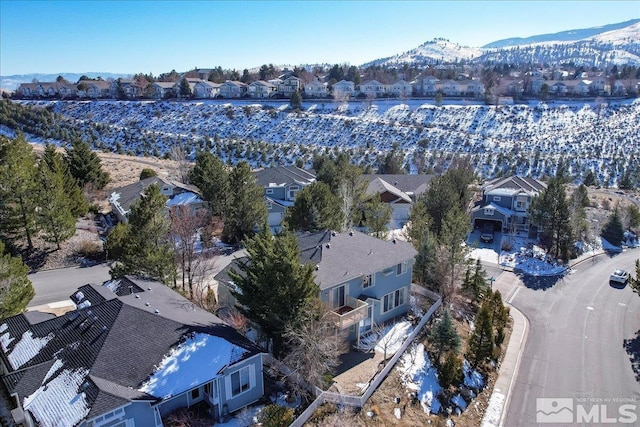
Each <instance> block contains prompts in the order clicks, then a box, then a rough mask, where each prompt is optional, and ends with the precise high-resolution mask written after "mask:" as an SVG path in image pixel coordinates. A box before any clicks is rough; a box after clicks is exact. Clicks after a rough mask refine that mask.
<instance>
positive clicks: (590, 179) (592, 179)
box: [582, 169, 598, 187]
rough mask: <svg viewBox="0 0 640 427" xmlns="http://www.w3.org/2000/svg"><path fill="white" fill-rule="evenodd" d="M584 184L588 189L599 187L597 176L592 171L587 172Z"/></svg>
mask: <svg viewBox="0 0 640 427" xmlns="http://www.w3.org/2000/svg"><path fill="white" fill-rule="evenodd" d="M582 184H583V185H585V186H587V187H593V186H596V185H598V182H597V181H596V176H595V174H594V173H593V171H592V170H591V169H589V170H588V171H587V173H586V175H585V176H584V180H583V181H582Z"/></svg>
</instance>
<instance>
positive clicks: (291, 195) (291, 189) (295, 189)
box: [289, 185, 300, 200]
mask: <svg viewBox="0 0 640 427" xmlns="http://www.w3.org/2000/svg"><path fill="white" fill-rule="evenodd" d="M298 191H300V186H299V185H292V186H290V187H289V199H290V200H293V199H295V198H296V193H297V192H298Z"/></svg>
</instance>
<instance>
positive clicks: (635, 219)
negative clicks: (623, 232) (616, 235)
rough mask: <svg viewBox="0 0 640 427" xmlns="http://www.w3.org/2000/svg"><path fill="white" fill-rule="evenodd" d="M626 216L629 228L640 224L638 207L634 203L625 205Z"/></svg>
mask: <svg viewBox="0 0 640 427" xmlns="http://www.w3.org/2000/svg"><path fill="white" fill-rule="evenodd" d="M627 218H629V228H636V227H638V226H640V209H638V207H637V206H636V205H629V206H628V207H627Z"/></svg>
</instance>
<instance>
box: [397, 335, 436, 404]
mask: <svg viewBox="0 0 640 427" xmlns="http://www.w3.org/2000/svg"><path fill="white" fill-rule="evenodd" d="M397 369H398V370H399V371H400V373H401V376H402V381H403V382H404V384H405V386H406V387H407V388H408V389H410V390H414V391H416V393H417V397H418V400H420V404H421V405H422V409H423V410H424V412H426V413H429V412H431V413H434V414H437V413H438V412H440V408H441V405H440V401H438V399H437V397H436V396H437V395H438V393H440V392H441V391H442V387H441V386H440V384H439V383H438V373H437V371H436V369H435V368H434V367H433V366H432V365H431V362H430V361H429V359H428V357H426V356H425V351H424V344H422V343H420V344H418V345H413V346H411V347H410V348H409V349H408V350H407V352H406V353H405V354H403V355H402V357H401V358H400V363H399V365H398V368H397Z"/></svg>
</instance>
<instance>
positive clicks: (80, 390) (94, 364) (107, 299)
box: [0, 277, 264, 427]
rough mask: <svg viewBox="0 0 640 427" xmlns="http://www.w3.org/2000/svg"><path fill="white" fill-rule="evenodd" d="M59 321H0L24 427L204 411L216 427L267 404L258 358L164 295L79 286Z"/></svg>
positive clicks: (132, 283)
mask: <svg viewBox="0 0 640 427" xmlns="http://www.w3.org/2000/svg"><path fill="white" fill-rule="evenodd" d="M71 299H72V300H73V301H74V302H75V303H76V304H77V309H76V310H73V311H71V312H68V313H66V314H64V315H62V316H59V317H50V316H40V317H35V318H34V317H29V316H27V314H19V315H16V316H12V317H9V318H6V319H3V320H1V321H0V350H1V351H0V374H1V378H2V381H3V383H4V385H5V386H6V388H7V390H8V391H9V395H10V396H11V398H12V399H13V401H14V403H15V405H16V406H17V407H16V409H14V410H13V411H12V415H13V418H14V421H15V422H16V423H20V424H23V425H25V426H34V425H38V426H41V427H59V426H82V427H85V426H86V427H89V426H92V427H95V426H127V427H128V426H135V425H139V426H162V425H163V417H165V416H166V415H168V414H170V413H171V412H173V411H174V410H175V409H178V408H183V407H189V406H192V405H194V404H196V403H199V402H203V401H204V402H206V403H207V404H208V405H209V407H210V412H211V414H212V415H213V416H214V418H216V419H218V420H219V419H221V418H223V417H224V416H225V415H226V414H227V413H231V412H234V411H237V410H239V409H241V408H243V407H245V406H246V405H248V404H251V403H253V402H255V401H256V400H258V399H259V398H261V397H262V395H263V394H264V386H263V376H262V367H263V365H262V363H263V362H262V358H263V355H264V352H263V351H262V349H261V348H259V347H257V346H256V345H255V344H253V343H252V342H251V341H249V340H247V339H246V338H245V337H243V336H242V335H240V334H239V333H237V332H236V331H235V330H234V329H233V328H231V327H230V326H228V325H226V324H224V323H223V322H222V321H221V320H220V319H219V318H217V317H216V316H214V315H213V314H211V313H209V312H207V311H205V310H202V309H200V308H198V307H197V306H195V305H194V304H192V303H191V302H190V301H188V300H187V299H185V298H184V297H182V296H181V295H179V294H177V293H176V292H174V291H172V290H171V289H169V288H168V287H166V286H164V285H162V284H160V283H158V282H152V281H144V280H137V279H134V278H131V277H123V278H120V279H115V280H110V281H108V282H105V283H104V284H102V285H95V284H90V285H85V286H83V287H81V288H79V289H78V291H76V292H75V293H74V294H73V295H72V296H71Z"/></svg>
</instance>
